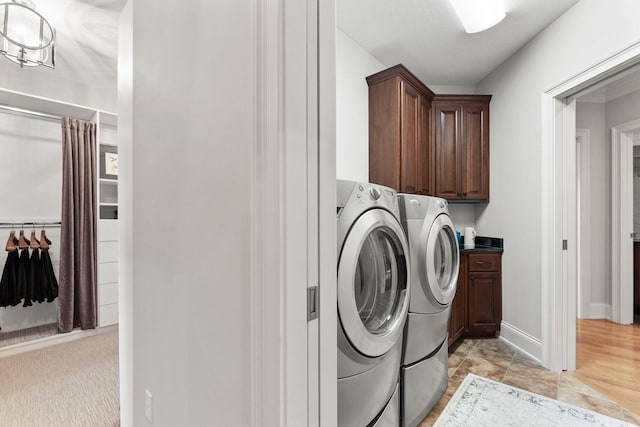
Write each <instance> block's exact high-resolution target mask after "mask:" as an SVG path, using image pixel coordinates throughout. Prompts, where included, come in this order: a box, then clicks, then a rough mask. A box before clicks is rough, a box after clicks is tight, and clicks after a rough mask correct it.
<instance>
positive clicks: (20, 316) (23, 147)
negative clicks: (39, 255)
mask: <svg viewBox="0 0 640 427" xmlns="http://www.w3.org/2000/svg"><path fill="white" fill-rule="evenodd" d="M61 132H62V131H61V128H60V123H58V122H54V121H50V120H43V119H37V118H33V117H31V116H20V115H16V114H12V113H6V112H2V111H0V158H1V159H4V160H5V161H4V162H3V165H2V167H1V168H0V182H2V183H3V184H2V185H0V200H2V203H0V222H13V221H16V222H18V224H17V225H16V227H15V231H16V236H18V233H19V231H20V229H21V228H22V227H21V224H20V222H33V221H60V215H61V209H62V190H61V188H62V146H61V139H60V138H61ZM32 228H33V227H31V226H26V227H24V231H25V234H26V237H27V239H29V236H30V234H31V230H32ZM40 230H41V227H40V226H38V227H37V228H36V238H38V239H40ZM10 231H11V230H10V229H6V228H2V229H0V241H1V242H2V249H1V250H0V268H3V267H4V263H5V260H6V257H7V252H5V251H4V243H5V242H6V241H7V238H8V236H9V232H10ZM47 237H48V238H49V239H50V240H51V241H52V242H53V244H52V245H51V248H50V249H49V255H50V256H51V258H52V263H53V267H54V272H55V273H56V277H57V274H58V267H59V259H60V257H59V247H60V227H50V228H49V229H47ZM57 305H58V304H57V300H56V301H55V302H52V303H47V302H43V303H33V306H31V307H22V304H20V305H18V306H15V307H7V308H0V327H2V331H3V332H9V331H13V330H17V329H24V328H29V327H32V326H38V325H44V324H49V323H56V322H57V321H58V317H57V314H58V311H57Z"/></svg>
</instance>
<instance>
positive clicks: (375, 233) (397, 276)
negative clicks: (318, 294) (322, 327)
mask: <svg viewBox="0 0 640 427" xmlns="http://www.w3.org/2000/svg"><path fill="white" fill-rule="evenodd" d="M408 259H409V258H408V245H407V240H406V238H405V236H404V232H403V230H402V226H401V225H400V223H399V222H398V220H397V219H396V218H395V217H394V216H393V215H392V214H391V213H389V212H388V211H386V210H384V209H372V210H369V211H366V212H365V213H363V214H362V215H361V216H360V217H359V218H358V219H357V220H356V221H355V223H354V224H353V226H352V227H351V230H349V233H348V234H347V237H346V239H345V241H344V245H343V246H342V251H341V254H340V259H339V261H338V315H339V317H340V322H341V324H342V328H343V329H344V332H345V335H346V336H347V338H348V339H349V341H350V343H351V345H352V346H353V347H354V348H355V349H356V350H358V351H359V352H360V353H362V354H364V355H366V356H370V357H377V356H381V355H383V354H385V353H386V352H387V351H389V350H390V349H391V348H393V346H394V345H395V344H397V343H398V341H399V340H400V339H401V337H402V330H403V327H404V322H405V320H406V318H407V311H408V310H409V270H408Z"/></svg>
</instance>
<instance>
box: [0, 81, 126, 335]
mask: <svg viewBox="0 0 640 427" xmlns="http://www.w3.org/2000/svg"><path fill="white" fill-rule="evenodd" d="M0 106H4V107H7V108H6V109H8V110H14V111H17V112H19V111H20V110H24V112H29V113H34V114H36V115H43V116H46V117H47V119H51V120H57V119H61V118H62V117H66V116H68V117H73V118H76V119H81V120H87V121H92V122H94V123H96V124H97V125H98V132H97V135H96V137H97V139H96V143H97V144H96V145H97V147H96V160H97V161H98V163H99V168H98V176H97V177H96V178H97V179H96V183H97V192H98V194H97V205H98V206H97V208H98V224H97V226H98V243H97V246H98V247H97V254H98V277H97V281H98V289H97V292H98V325H99V326H101V327H103V326H108V325H112V324H115V323H118V270H119V257H118V221H117V219H118V176H117V172H116V173H115V174H114V173H113V172H114V170H113V164H112V167H111V168H110V169H108V168H107V167H106V163H105V157H107V154H106V153H111V155H110V157H109V160H111V161H113V160H114V156H113V154H115V155H116V168H117V152H118V147H117V145H118V141H117V135H118V116H117V114H115V113H112V112H108V111H102V110H99V109H96V108H91V107H86V106H82V105H77V104H71V103H67V102H63V101H59V100H55V99H50V98H45V97H41V96H36V95H32V94H27V93H22V92H16V91H12V90H8V89H3V88H0ZM107 172H111V173H107Z"/></svg>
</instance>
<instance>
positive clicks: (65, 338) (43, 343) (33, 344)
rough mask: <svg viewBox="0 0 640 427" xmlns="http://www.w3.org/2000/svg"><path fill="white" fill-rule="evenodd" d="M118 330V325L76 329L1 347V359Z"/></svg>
mask: <svg viewBox="0 0 640 427" xmlns="http://www.w3.org/2000/svg"><path fill="white" fill-rule="evenodd" d="M117 330H118V325H111V326H105V327H103V328H95V329H85V330H81V329H75V330H73V331H71V332H69V333H64V334H62V333H58V334H55V335H51V336H48V337H43V338H38V339H35V340H31V341H25V342H21V343H18V344H13V345H8V346H5V347H0V358H3V357H9V356H15V355H16V354H21V353H26V352H27V351H32V350H40V349H42V348H46V347H51V346H52V345H58V344H64V343H68V342H71V341H75V340H79V339H81V338H87V337H92V336H94V335H99V334H104V333H107V332H112V331H117Z"/></svg>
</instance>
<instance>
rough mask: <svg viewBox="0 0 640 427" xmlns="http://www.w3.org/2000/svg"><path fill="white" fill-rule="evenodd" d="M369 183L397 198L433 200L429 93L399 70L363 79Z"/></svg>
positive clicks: (424, 87)
mask: <svg viewBox="0 0 640 427" xmlns="http://www.w3.org/2000/svg"><path fill="white" fill-rule="evenodd" d="M367 84H368V85H369V181H370V182H373V183H376V184H382V185H386V186H388V187H391V188H393V189H395V190H397V191H399V192H402V193H417V194H429V195H432V194H433V192H432V191H433V184H432V182H433V157H432V146H431V141H432V139H431V126H430V121H431V117H430V114H431V113H430V111H431V110H430V108H431V99H433V96H434V95H433V92H431V91H430V90H429V88H427V87H426V86H425V85H424V84H423V83H422V82H421V81H420V80H418V79H417V78H416V76H414V75H413V74H412V73H411V72H410V71H409V70H407V69H406V68H405V67H403V66H402V65H396V66H395V67H391V68H389V69H387V70H384V71H381V72H379V73H376V74H373V75H371V76H369V77H367Z"/></svg>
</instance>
